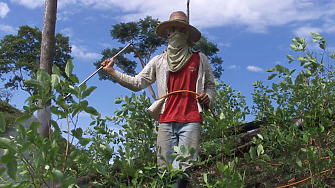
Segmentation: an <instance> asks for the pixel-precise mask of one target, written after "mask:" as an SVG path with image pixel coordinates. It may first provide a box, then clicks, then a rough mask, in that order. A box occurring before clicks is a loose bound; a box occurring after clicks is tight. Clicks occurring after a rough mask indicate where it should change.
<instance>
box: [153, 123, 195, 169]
mask: <svg viewBox="0 0 335 188" xmlns="http://www.w3.org/2000/svg"><path fill="white" fill-rule="evenodd" d="M200 132H201V123H199V122H190V123H178V122H169V123H161V124H160V125H159V129H158V135H157V146H158V151H157V163H158V166H159V167H163V168H164V167H166V162H167V161H170V162H171V163H172V167H173V168H177V169H179V164H181V166H182V169H184V170H185V169H186V168H188V167H190V166H191V164H190V163H189V162H188V161H186V162H179V161H177V160H175V159H171V158H170V157H169V156H170V155H171V154H173V153H175V151H174V146H178V147H179V148H180V146H182V145H183V146H186V147H187V146H188V147H193V148H194V149H195V154H194V156H193V158H192V160H196V159H197V157H198V147H199V140H200ZM178 153H179V154H181V153H180V152H178Z"/></svg>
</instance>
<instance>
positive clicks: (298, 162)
mask: <svg viewBox="0 0 335 188" xmlns="http://www.w3.org/2000/svg"><path fill="white" fill-rule="evenodd" d="M295 162H296V163H297V164H298V166H300V167H302V162H301V160H300V159H299V158H296V159H295Z"/></svg>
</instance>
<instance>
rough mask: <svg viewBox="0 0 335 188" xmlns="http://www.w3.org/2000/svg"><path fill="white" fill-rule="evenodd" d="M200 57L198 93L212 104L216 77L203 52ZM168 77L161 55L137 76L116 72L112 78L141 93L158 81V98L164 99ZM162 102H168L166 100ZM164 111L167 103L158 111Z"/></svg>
mask: <svg viewBox="0 0 335 188" xmlns="http://www.w3.org/2000/svg"><path fill="white" fill-rule="evenodd" d="M199 55H200V66H199V72H198V78H197V82H196V92H197V93H199V94H200V93H206V94H207V95H208V97H209V99H210V104H211V103H212V102H213V101H214V98H215V96H216V91H215V81H214V76H213V72H212V69H211V65H210V62H209V60H208V58H207V57H206V56H205V55H204V54H203V53H201V52H200V53H199ZM168 76H169V70H168V67H167V61H166V59H165V57H164V55H163V54H160V55H157V56H155V57H154V58H152V59H151V60H150V61H149V63H148V64H147V65H146V66H145V67H144V69H143V70H142V71H141V72H140V73H139V74H137V75H136V76H129V75H126V74H123V73H121V72H119V71H117V70H115V72H114V74H113V75H112V78H113V79H114V80H115V81H116V82H118V83H119V84H120V85H122V86H124V87H126V88H128V89H130V90H132V91H140V90H142V89H144V88H146V87H148V86H149V85H151V84H153V83H154V82H155V81H156V82H157V83H156V84H157V94H158V97H162V96H164V95H166V94H167V93H168V87H167V83H168V80H169V79H168ZM161 100H164V101H166V99H161ZM156 102H158V101H156ZM154 104H155V103H154ZM197 104H198V110H199V112H202V111H203V108H202V106H201V105H200V104H199V102H198V103H197ZM164 109H165V102H164V104H163V105H160V109H159V110H158V112H159V114H162V113H163V111H164Z"/></svg>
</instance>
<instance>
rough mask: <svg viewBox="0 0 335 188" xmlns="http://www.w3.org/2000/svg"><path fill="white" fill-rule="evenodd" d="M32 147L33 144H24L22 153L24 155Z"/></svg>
mask: <svg viewBox="0 0 335 188" xmlns="http://www.w3.org/2000/svg"><path fill="white" fill-rule="evenodd" d="M32 145H33V144H32V143H31V142H26V143H24V144H23V146H22V149H21V150H20V152H21V153H23V152H25V151H27V150H28V149H29V148H30V147H31V146H32Z"/></svg>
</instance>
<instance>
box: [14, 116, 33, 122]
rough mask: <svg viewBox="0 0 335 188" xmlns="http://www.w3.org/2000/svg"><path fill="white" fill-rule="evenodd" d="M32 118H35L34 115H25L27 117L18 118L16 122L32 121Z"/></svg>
mask: <svg viewBox="0 0 335 188" xmlns="http://www.w3.org/2000/svg"><path fill="white" fill-rule="evenodd" d="M32 117H33V116H32V115H29V114H25V115H22V116H20V117H18V118H17V119H16V120H15V122H20V121H24V120H27V119H30V118H32Z"/></svg>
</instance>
